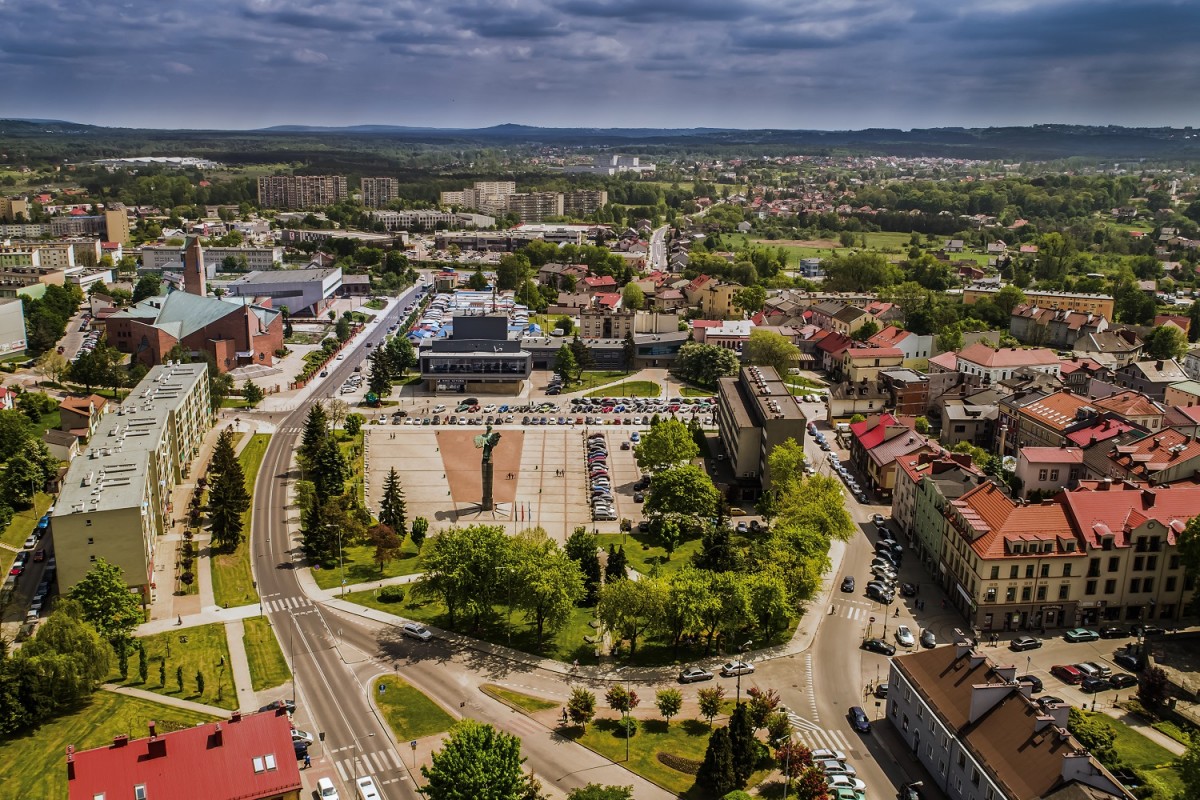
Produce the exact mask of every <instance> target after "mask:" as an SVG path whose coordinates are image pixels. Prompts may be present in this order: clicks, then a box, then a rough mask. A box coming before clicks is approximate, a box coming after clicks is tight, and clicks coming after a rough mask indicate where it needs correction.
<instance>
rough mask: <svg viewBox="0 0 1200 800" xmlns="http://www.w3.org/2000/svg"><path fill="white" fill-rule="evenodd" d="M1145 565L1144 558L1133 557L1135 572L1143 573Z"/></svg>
mask: <svg viewBox="0 0 1200 800" xmlns="http://www.w3.org/2000/svg"><path fill="white" fill-rule="evenodd" d="M1145 563H1146V559H1145V558H1144V557H1143V556H1134V557H1133V571H1134V572H1141V571H1142V569H1143V567H1144V566H1145Z"/></svg>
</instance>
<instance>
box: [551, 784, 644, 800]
mask: <svg viewBox="0 0 1200 800" xmlns="http://www.w3.org/2000/svg"><path fill="white" fill-rule="evenodd" d="M567 800H633V787H632V786H602V785H601V784H599V783H589V784H588V785H587V786H584V787H582V788H580V789H572V790H571V791H570V792H568V793H567Z"/></svg>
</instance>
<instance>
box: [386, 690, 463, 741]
mask: <svg viewBox="0 0 1200 800" xmlns="http://www.w3.org/2000/svg"><path fill="white" fill-rule="evenodd" d="M381 690H382V691H381ZM371 697H372V698H374V700H375V705H377V706H379V710H380V711H382V712H383V716H384V717H385V718H386V719H387V723H388V725H389V726H391V729H392V733H394V734H396V740H397V741H399V742H407V741H409V740H411V739H420V738H421V737H423V736H431V735H433V734H435V733H442V732H443V731H448V730H450V726H451V725H453V724H454V717H452V716H450V715H449V714H447V713H446V712H445V711H444V710H443V709H442V707H441V706H439V705H438V704H437V703H435V702H433V701H432V700H430V699H429V698H428V697H426V696H425V695H424V694H422V693H421V692H420V691H419V690H417V689H415V688H413V687H412V686H410V685H408V684H407V683H405V682H404V681H402V680H400V679H399V678H396V677H382V678H377V679H375V680H374V681H372V683H371Z"/></svg>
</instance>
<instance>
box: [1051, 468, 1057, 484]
mask: <svg viewBox="0 0 1200 800" xmlns="http://www.w3.org/2000/svg"><path fill="white" fill-rule="evenodd" d="M1050 480H1052V481H1057V480H1058V470H1056V469H1052V470H1050Z"/></svg>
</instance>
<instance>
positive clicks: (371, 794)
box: [354, 777, 383, 800]
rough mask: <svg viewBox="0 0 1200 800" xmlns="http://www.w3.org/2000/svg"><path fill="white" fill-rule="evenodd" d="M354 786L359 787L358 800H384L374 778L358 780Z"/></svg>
mask: <svg viewBox="0 0 1200 800" xmlns="http://www.w3.org/2000/svg"><path fill="white" fill-rule="evenodd" d="M354 785H355V786H357V787H358V800H383V795H381V794H380V793H379V789H377V788H376V787H375V779H374V778H371V777H365V778H358V779H356V780H355V781H354Z"/></svg>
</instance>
